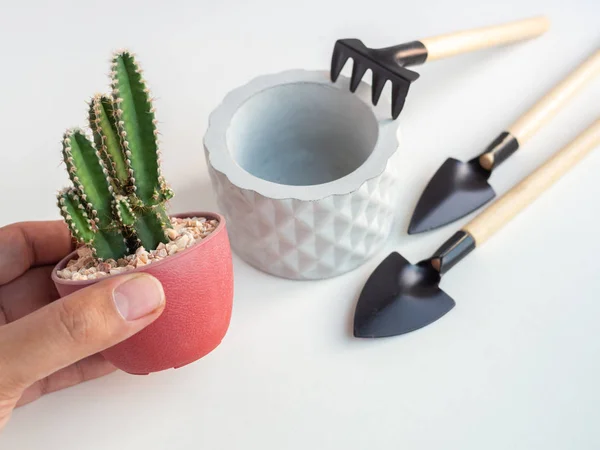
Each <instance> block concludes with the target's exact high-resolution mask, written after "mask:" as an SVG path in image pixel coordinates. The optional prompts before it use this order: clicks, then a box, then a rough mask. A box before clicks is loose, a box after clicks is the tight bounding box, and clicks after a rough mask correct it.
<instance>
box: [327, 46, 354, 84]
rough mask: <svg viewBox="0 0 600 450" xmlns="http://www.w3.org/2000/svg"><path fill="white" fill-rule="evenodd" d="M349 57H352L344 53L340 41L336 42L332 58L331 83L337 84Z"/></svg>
mask: <svg viewBox="0 0 600 450" xmlns="http://www.w3.org/2000/svg"><path fill="white" fill-rule="evenodd" d="M349 57H350V55H348V53H347V52H346V51H344V48H343V47H342V44H340V42H339V41H338V42H336V43H335V46H334V48H333V55H332V57H331V81H333V82H335V81H336V80H337V79H338V77H339V76H340V73H341V72H342V69H343V68H344V65H345V64H346V61H348V58H349Z"/></svg>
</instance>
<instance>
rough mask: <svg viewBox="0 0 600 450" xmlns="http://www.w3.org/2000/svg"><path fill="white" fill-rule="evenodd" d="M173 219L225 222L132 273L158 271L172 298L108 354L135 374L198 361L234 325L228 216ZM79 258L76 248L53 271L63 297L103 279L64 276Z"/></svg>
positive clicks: (120, 367)
mask: <svg viewBox="0 0 600 450" xmlns="http://www.w3.org/2000/svg"><path fill="white" fill-rule="evenodd" d="M173 217H179V218H188V217H206V218H207V219H209V220H210V219H216V220H218V221H219V225H218V226H217V228H216V229H215V230H214V231H213V232H212V233H211V234H209V235H208V236H207V237H206V238H204V240H202V241H200V242H198V243H196V244H194V245H193V246H191V247H189V248H187V249H186V250H184V251H182V252H180V253H177V254H175V255H172V256H169V257H167V258H165V259H164V260H162V261H159V262H155V263H152V264H149V265H147V266H143V267H139V268H137V269H134V270H132V271H130V272H128V273H132V272H147V273H149V274H151V275H153V276H154V277H156V278H157V279H158V280H160V282H161V283H162V285H163V288H164V291H165V296H166V305H165V309H164V311H163V313H162V314H161V316H160V317H159V318H158V319H156V320H155V321H154V322H153V323H151V324H150V325H149V326H148V327H146V328H144V329H143V330H142V331H140V332H139V333H137V334H135V335H134V336H132V337H130V338H129V339H127V340H125V341H123V342H121V343H119V344H117V345H115V346H114V347H111V348H109V349H107V350H105V351H104V352H102V354H103V355H104V357H105V358H106V359H107V360H108V361H110V362H111V363H112V364H114V365H115V366H116V367H118V368H119V369H121V370H123V371H125V372H128V373H131V374H136V375H142V374H143V375H146V374H149V373H151V372H158V371H161V370H165V369H170V368H178V367H181V366H185V365H186V364H189V363H191V362H194V361H196V360H198V359H200V358H202V357H203V356H205V355H207V354H208V353H210V352H211V351H213V350H214V349H215V348H216V347H217V346H218V345H219V344H220V343H221V340H222V339H223V337H224V336H225V334H226V332H227V329H228V328H229V322H230V319H231V312H232V307H233V265H232V259H231V248H230V244H229V237H228V234H227V228H226V224H225V218H224V217H223V216H221V215H219V214H216V213H206V212H192V213H185V214H175V215H173ZM75 256H76V253H75V252H73V253H71V254H70V255H68V256H67V257H65V258H64V259H63V260H62V261H60V262H59V263H58V264H57V266H56V267H55V268H54V270H53V271H52V280H53V281H54V284H55V285H56V288H57V290H58V293H59V294H60V296H61V297H64V296H66V295H69V294H71V293H73V292H75V291H77V290H79V289H81V288H84V287H86V286H90V285H91V284H94V283H96V282H98V281H100V279H97V280H83V281H71V280H64V279H60V278H58V276H57V274H56V272H57V271H58V270H61V269H63V268H64V267H66V265H67V263H68V262H69V260H71V259H73V258H74V257H75ZM113 276H119V275H113ZM106 278H108V277H104V278H101V279H102V280H104V279H106Z"/></svg>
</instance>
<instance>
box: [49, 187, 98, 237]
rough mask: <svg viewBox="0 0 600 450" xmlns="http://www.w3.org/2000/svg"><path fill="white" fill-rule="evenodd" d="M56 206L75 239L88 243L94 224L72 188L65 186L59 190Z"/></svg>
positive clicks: (92, 235)
mask: <svg viewBox="0 0 600 450" xmlns="http://www.w3.org/2000/svg"><path fill="white" fill-rule="evenodd" d="M58 207H59V208H60V213H61V215H62V217H63V219H64V220H65V222H66V223H67V225H68V226H69V229H70V230H71V234H72V235H73V236H74V237H75V238H76V239H77V240H79V241H82V242H84V243H86V244H90V243H91V242H92V241H93V240H94V230H93V228H94V225H93V224H92V221H91V220H90V218H89V216H88V214H87V212H86V208H85V207H84V206H83V204H82V203H81V199H80V198H79V195H78V193H77V191H76V190H75V189H74V188H66V189H63V190H62V191H61V192H59V194H58Z"/></svg>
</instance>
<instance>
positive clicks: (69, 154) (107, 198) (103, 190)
mask: <svg viewBox="0 0 600 450" xmlns="http://www.w3.org/2000/svg"><path fill="white" fill-rule="evenodd" d="M63 160H64V162H65V164H66V166H67V170H68V172H69V178H71V181H72V182H73V184H74V186H75V188H76V189H77V190H78V191H79V194H80V196H81V200H82V203H83V204H84V206H85V207H86V210H87V213H88V214H90V216H91V218H92V220H93V221H95V222H96V223H97V224H98V226H99V227H100V228H105V227H107V226H109V225H110V223H111V222H112V200H113V194H112V190H113V188H112V186H111V178H110V175H109V174H108V170H107V169H106V167H105V166H104V163H103V162H102V159H101V156H100V153H99V152H98V151H97V150H96V149H95V148H94V146H93V145H92V143H91V142H90V140H89V139H88V138H87V137H86V136H85V135H84V134H83V132H82V131H81V130H79V129H74V130H69V131H67V132H66V133H65V134H64V139H63Z"/></svg>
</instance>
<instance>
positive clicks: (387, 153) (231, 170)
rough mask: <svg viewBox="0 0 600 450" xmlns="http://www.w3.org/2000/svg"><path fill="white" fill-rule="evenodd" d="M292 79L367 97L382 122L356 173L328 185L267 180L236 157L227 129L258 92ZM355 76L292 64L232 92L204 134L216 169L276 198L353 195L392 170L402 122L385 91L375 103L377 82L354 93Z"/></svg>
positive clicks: (358, 97)
mask: <svg viewBox="0 0 600 450" xmlns="http://www.w3.org/2000/svg"><path fill="white" fill-rule="evenodd" d="M289 84H320V85H323V86H327V87H328V88H330V89H337V90H340V91H342V92H344V93H347V95H350V96H352V97H353V98H355V99H356V100H357V101H362V102H363V103H364V104H365V105H366V106H367V107H368V108H369V109H370V111H371V112H372V114H373V116H374V118H375V120H376V122H377V126H378V132H377V141H376V142H375V145H374V147H373V151H372V152H371V153H370V155H369V157H368V158H367V159H366V161H365V162H363V163H362V164H361V165H360V166H359V167H358V168H357V169H355V170H354V171H352V172H351V173H349V174H347V175H345V176H343V177H341V178H338V179H336V180H333V181H329V182H326V183H322V184H314V185H302V186H295V185H287V184H280V183H276V182H272V181H267V180H264V179H262V178H260V177H257V176H255V175H252V174H251V173H249V172H248V171H246V170H244V169H243V168H242V167H241V166H240V165H239V164H238V163H237V162H236V161H235V159H234V158H233V156H232V154H231V152H230V150H229V148H228V145H227V133H228V130H229V127H230V125H231V120H232V119H233V117H234V116H235V114H236V113H237V111H238V110H239V108H240V107H241V106H242V105H243V104H244V103H245V102H246V101H248V100H250V99H251V98H252V97H254V96H255V95H257V94H259V93H261V92H263V91H265V90H267V89H270V88H275V87H278V86H283V85H289ZM349 85H350V79H349V78H348V77H346V76H343V75H340V76H339V78H338V79H337V81H336V82H335V83H332V82H331V79H330V78H329V72H328V71H325V70H304V69H291V70H285V71H281V72H276V73H272V74H267V75H261V76H258V77H255V78H254V79H252V80H250V81H249V82H248V83H246V84H244V85H242V86H239V87H237V88H235V89H233V90H231V91H229V93H228V94H227V95H225V97H224V98H223V100H222V101H221V103H220V104H219V105H218V106H217V107H216V108H215V109H214V110H213V112H212V113H211V114H210V116H209V119H208V128H207V130H206V133H205V135H204V140H203V143H204V149H205V151H206V152H207V158H208V161H209V163H210V165H211V166H212V168H213V169H214V170H216V171H218V172H220V173H221V174H223V175H224V176H225V177H226V178H227V179H228V180H229V181H230V182H231V183H232V184H233V185H234V186H236V187H238V188H241V189H245V190H248V191H252V192H256V193H258V194H260V195H262V196H264V197H266V198H270V199H275V200H287V199H293V200H299V201H316V200H321V199H323V198H327V197H331V196H334V195H348V194H351V193H352V192H355V191H356V190H358V189H359V188H360V187H361V186H362V185H363V184H364V183H365V182H367V181H369V180H371V179H374V178H377V177H379V176H380V175H381V174H382V173H383V172H384V171H385V169H386V166H387V164H388V161H389V159H390V157H391V156H392V155H393V154H394V153H395V152H396V151H397V150H398V147H399V134H400V133H399V126H398V124H397V121H395V120H393V119H392V118H391V116H390V108H391V104H390V102H389V101H388V100H387V99H386V98H385V97H384V96H383V95H382V96H381V99H380V100H379V102H378V104H377V105H373V104H372V102H371V85H369V84H367V83H365V82H364V81H361V83H360V84H359V86H358V88H357V89H356V91H355V92H354V93H352V92H350V88H349Z"/></svg>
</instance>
